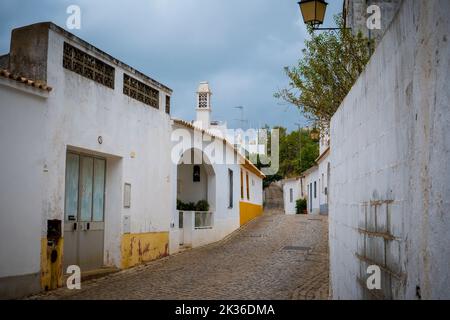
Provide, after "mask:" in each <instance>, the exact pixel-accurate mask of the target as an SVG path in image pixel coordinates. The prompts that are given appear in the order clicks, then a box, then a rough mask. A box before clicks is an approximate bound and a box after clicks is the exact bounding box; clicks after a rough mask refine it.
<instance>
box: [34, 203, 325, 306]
mask: <svg viewBox="0 0 450 320" xmlns="http://www.w3.org/2000/svg"><path fill="white" fill-rule="evenodd" d="M277 213H278V212H277V211H272V212H266V213H265V214H264V215H263V216H262V217H259V218H257V219H255V220H253V221H251V222H250V223H249V224H247V225H246V226H244V227H243V228H242V229H240V230H239V231H237V232H235V233H233V234H232V235H231V236H229V237H228V238H226V239H224V240H222V241H220V242H218V243H215V244H211V245H208V246H205V247H202V248H197V249H193V250H188V251H185V252H182V253H180V254H177V255H173V256H170V257H167V258H164V259H162V260H158V261H154V262H150V263H148V264H146V265H142V266H139V267H136V268H133V269H129V270H124V271H121V272H118V273H115V274H113V275H110V276H107V277H104V278H101V279H96V280H91V281H87V282H83V283H82V288H81V290H73V291H70V290H68V289H58V290H55V291H51V292H48V293H43V294H40V295H37V296H34V297H31V299H219V300H221V299H254V300H259V299H268V300H270V299H327V298H328V226H327V223H328V221H327V218H326V217H322V216H304V215H301V216H286V215H282V214H277Z"/></svg>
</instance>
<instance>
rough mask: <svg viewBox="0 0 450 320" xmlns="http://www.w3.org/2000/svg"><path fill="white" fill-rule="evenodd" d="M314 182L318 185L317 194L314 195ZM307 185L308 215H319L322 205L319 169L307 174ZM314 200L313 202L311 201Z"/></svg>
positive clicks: (316, 168)
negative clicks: (320, 201) (320, 200)
mask: <svg viewBox="0 0 450 320" xmlns="http://www.w3.org/2000/svg"><path fill="white" fill-rule="evenodd" d="M314 182H315V183H316V193H314ZM305 183H306V199H307V202H308V213H309V214H318V213H319V211H320V203H319V168H318V167H315V168H314V169H313V170H310V171H309V172H308V173H307V174H305ZM311 184H312V188H311V190H312V194H311V195H312V196H310V187H309V186H310V185H311ZM311 198H312V201H311Z"/></svg>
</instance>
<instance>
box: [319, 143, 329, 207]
mask: <svg viewBox="0 0 450 320" xmlns="http://www.w3.org/2000/svg"><path fill="white" fill-rule="evenodd" d="M329 157H330V155H329V152H327V153H326V154H324V155H323V156H322V158H321V159H320V160H319V161H318V178H319V180H318V181H319V182H318V190H317V193H318V197H319V208H320V213H323V214H326V213H327V210H328V164H329V162H330V160H329Z"/></svg>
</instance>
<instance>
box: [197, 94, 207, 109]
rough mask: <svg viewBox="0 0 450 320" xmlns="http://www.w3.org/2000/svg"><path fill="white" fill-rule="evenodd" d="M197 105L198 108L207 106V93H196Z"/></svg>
mask: <svg viewBox="0 0 450 320" xmlns="http://www.w3.org/2000/svg"><path fill="white" fill-rule="evenodd" d="M198 107H199V108H208V94H207V93H199V94H198Z"/></svg>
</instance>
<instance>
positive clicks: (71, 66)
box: [63, 42, 115, 89]
mask: <svg viewBox="0 0 450 320" xmlns="http://www.w3.org/2000/svg"><path fill="white" fill-rule="evenodd" d="M63 67H64V68H65V69H67V70H70V71H73V72H75V73H78V74H79V75H81V76H83V77H86V78H88V79H91V80H93V81H95V82H98V83H100V84H102V85H104V86H106V87H108V88H111V89H114V75H115V69H114V68H113V67H111V66H110V65H108V64H106V63H104V62H103V61H101V60H99V59H97V58H95V57H93V56H91V55H89V54H87V53H86V52H83V51H81V50H80V49H77V48H75V47H74V46H71V45H70V44H68V43H66V42H64V56H63Z"/></svg>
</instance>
